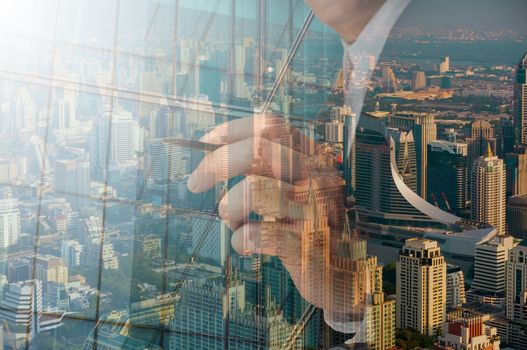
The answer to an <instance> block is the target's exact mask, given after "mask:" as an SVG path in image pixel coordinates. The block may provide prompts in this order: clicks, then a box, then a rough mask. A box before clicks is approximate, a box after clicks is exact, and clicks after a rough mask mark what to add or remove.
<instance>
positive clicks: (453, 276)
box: [446, 265, 467, 309]
mask: <svg viewBox="0 0 527 350" xmlns="http://www.w3.org/2000/svg"><path fill="white" fill-rule="evenodd" d="M446 272H447V274H446V306H447V308H450V309H454V308H457V307H461V306H462V305H463V304H465V303H466V302H467V298H466V295H465V275H464V274H463V270H461V268H460V267H459V266H455V265H448V266H447V270H446Z"/></svg>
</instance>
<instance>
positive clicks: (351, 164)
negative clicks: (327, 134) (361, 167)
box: [339, 107, 357, 195]
mask: <svg viewBox="0 0 527 350" xmlns="http://www.w3.org/2000/svg"><path fill="white" fill-rule="evenodd" d="M339 116H340V118H342V119H344V144H343V155H342V163H343V166H344V180H345V181H346V194H347V195H351V194H353V192H354V191H355V170H356V169H355V168H356V166H355V156H356V150H355V132H356V130H357V115H356V114H354V113H352V112H351V108H350V107H347V109H346V110H345V112H344V113H343V111H342V110H339Z"/></svg>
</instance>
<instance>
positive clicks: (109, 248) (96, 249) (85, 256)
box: [81, 239, 119, 271]
mask: <svg viewBox="0 0 527 350" xmlns="http://www.w3.org/2000/svg"><path fill="white" fill-rule="evenodd" d="M101 244H102V247H101ZM101 252H102V256H101ZM81 265H83V266H84V267H86V268H88V269H92V270H96V271H97V270H98V269H99V266H100V265H102V269H104V270H117V269H119V258H118V257H117V256H116V255H115V251H114V249H113V244H112V243H111V242H104V243H102V242H101V240H97V239H95V240H93V241H92V242H88V243H86V245H85V246H84V248H83V251H82V255H81Z"/></svg>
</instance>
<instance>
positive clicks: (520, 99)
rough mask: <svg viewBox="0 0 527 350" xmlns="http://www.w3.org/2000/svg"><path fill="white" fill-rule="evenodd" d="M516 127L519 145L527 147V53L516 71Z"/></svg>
mask: <svg viewBox="0 0 527 350" xmlns="http://www.w3.org/2000/svg"><path fill="white" fill-rule="evenodd" d="M514 127H515V128H516V141H517V143H518V144H522V145H527V53H526V54H525V55H524V56H523V57H522V59H521V60H520V63H519V64H518V67H517V69H516V80H515V85H514Z"/></svg>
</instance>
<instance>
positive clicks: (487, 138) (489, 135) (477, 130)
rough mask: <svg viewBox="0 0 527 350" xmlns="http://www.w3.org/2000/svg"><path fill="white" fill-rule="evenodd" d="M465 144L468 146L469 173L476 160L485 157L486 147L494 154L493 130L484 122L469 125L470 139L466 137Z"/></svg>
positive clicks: (494, 140) (479, 121)
mask: <svg viewBox="0 0 527 350" xmlns="http://www.w3.org/2000/svg"><path fill="white" fill-rule="evenodd" d="M465 142H466V143H467V145H468V167H469V172H470V171H471V169H472V167H473V165H474V162H475V161H476V159H478V158H479V157H481V156H485V155H487V153H488V152H487V150H488V146H490V148H491V150H492V153H493V154H495V153H496V138H495V137H494V128H493V127H492V125H491V124H490V123H489V122H487V121H485V120H478V121H476V122H474V123H472V124H471V125H470V137H467V138H466V139H465Z"/></svg>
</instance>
